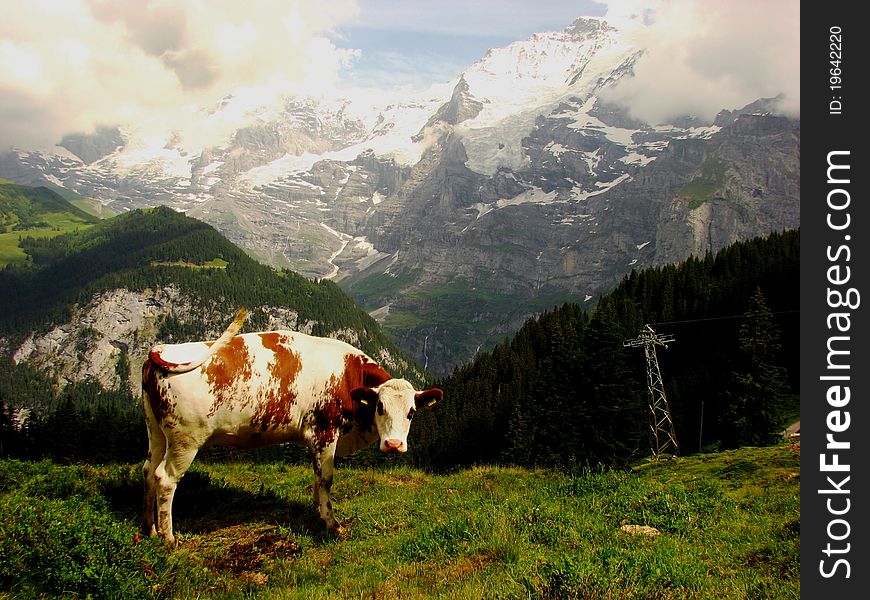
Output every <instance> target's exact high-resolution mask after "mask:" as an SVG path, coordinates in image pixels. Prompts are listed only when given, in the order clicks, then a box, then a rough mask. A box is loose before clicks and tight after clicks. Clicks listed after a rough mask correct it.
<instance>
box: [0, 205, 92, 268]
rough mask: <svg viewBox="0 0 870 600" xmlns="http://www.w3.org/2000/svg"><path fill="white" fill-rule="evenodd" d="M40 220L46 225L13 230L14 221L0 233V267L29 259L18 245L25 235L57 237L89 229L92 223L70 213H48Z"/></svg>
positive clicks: (41, 216)
mask: <svg viewBox="0 0 870 600" xmlns="http://www.w3.org/2000/svg"><path fill="white" fill-rule="evenodd" d="M40 220H41V221H43V222H45V224H46V225H45V226H42V227H33V228H29V229H25V230H23V231H12V227H14V225H15V223H12V224H11V225H10V227H9V231H7V232H5V233H0V267H3V266H6V265H8V264H21V263H24V262H25V261H26V260H27V254H26V253H25V252H24V250H22V249H21V247H20V246H19V245H18V244H19V242H20V241H21V239H23V238H25V237H32V238H48V237H55V236H58V235H62V234H64V233H70V232H72V231H76V230H79V229H87V228H88V227H91V225H92V223H87V222H85V221H83V220H81V219H79V218H78V217H76V216H74V215H70V214H68V213H46V214H42V215H40Z"/></svg>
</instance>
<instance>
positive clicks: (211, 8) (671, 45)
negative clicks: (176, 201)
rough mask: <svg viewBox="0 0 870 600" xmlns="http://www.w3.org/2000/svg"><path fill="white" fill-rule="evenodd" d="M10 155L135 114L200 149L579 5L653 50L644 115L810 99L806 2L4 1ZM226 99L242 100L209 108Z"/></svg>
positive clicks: (544, 24) (403, 84)
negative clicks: (279, 114)
mask: <svg viewBox="0 0 870 600" xmlns="http://www.w3.org/2000/svg"><path fill="white" fill-rule="evenodd" d="M0 14H3V15H4V18H3V19H2V20H0V150H2V149H4V148H7V147H9V146H15V147H20V148H45V147H50V146H52V145H54V144H55V143H57V142H58V141H59V140H60V139H61V137H62V136H63V135H64V134H68V133H80V132H85V133H86V132H91V131H94V130H95V128H96V127H98V126H100V125H110V126H111V125H117V124H127V125H130V126H135V127H136V128H137V130H138V131H140V133H142V132H144V133H148V134H151V135H153V136H155V137H158V138H159V137H161V136H162V137H167V136H168V135H170V132H171V133H172V134H174V135H176V136H179V137H180V138H181V139H183V140H184V141H185V142H186V143H187V145H188V146H190V147H197V146H199V147H202V146H205V145H208V144H210V143H214V142H215V141H216V140H218V139H219V138H220V137H221V136H223V135H225V134H226V132H227V131H230V130H232V128H233V127H237V126H238V125H239V122H240V120H241V119H244V118H246V117H245V115H244V110H243V109H245V108H254V107H255V106H256V105H258V104H264V103H270V102H278V101H279V100H280V98H281V97H283V96H285V95H287V94H315V95H318V94H329V93H332V92H333V91H335V90H344V89H349V88H351V87H359V86H365V87H373V88H377V89H380V90H396V91H399V92H402V91H405V90H406V91H408V92H410V91H412V90H421V89H424V88H426V87H427V86H430V85H432V84H443V83H446V82H448V81H450V80H452V79H455V78H456V77H457V76H458V74H459V73H460V72H461V71H462V70H463V69H464V68H466V67H468V66H470V65H471V64H472V63H473V62H474V61H476V60H477V59H479V58H481V57H482V56H483V55H484V53H485V52H486V50H488V49H489V48H492V47H498V46H504V45H507V44H509V43H511V42H512V41H515V40H521V39H525V38H527V37H528V36H529V35H530V34H532V33H535V32H541V31H553V30H561V29H563V28H564V27H566V26H567V25H569V24H570V23H571V22H572V21H573V20H574V19H575V18H576V17H578V16H598V17H604V18H605V19H606V20H607V21H608V22H611V23H612V24H614V25H616V26H618V27H619V28H620V29H621V30H623V31H624V32H625V35H626V36H628V37H629V38H630V39H631V40H632V41H633V42H634V43H636V44H637V45H638V46H639V47H644V48H646V49H647V53H646V54H645V56H644V58H643V60H642V61H641V62H640V63H639V64H638V66H637V69H636V77H635V78H633V79H632V80H630V81H624V82H623V83H622V84H620V86H618V87H617V88H616V89H615V90H613V91H612V93H611V94H610V95H611V98H610V99H612V100H614V101H617V102H621V103H623V104H625V105H626V106H627V107H628V108H629V109H630V111H631V112H632V113H633V114H634V115H635V116H637V117H640V118H643V119H645V120H647V121H649V122H656V121H658V120H664V119H666V118H667V117H668V116H673V115H676V114H687V113H690V114H698V115H701V116H710V115H712V114H715V113H716V112H718V111H719V110H720V109H721V108H725V107H729V108H737V107H740V106H743V105H745V104H747V103H749V102H751V101H753V100H755V99H757V98H759V97H766V96H773V95H776V94H779V93H783V94H785V95H786V98H785V100H784V103H783V106H784V107H785V108H786V109H787V110H788V111H789V112H790V113H792V114H799V110H800V94H799V89H800V48H799V46H800V38H799V25H800V5H799V2H798V0H766V1H765V2H756V1H754V0H730V1H727V2H723V1H721V0H646V1H642V0H604V1H602V2H593V1H592V0H573V1H569V0H539V1H537V2H530V1H529V0H498V1H495V0H474V1H471V0H466V1H460V0H427V1H426V2H422V1H418V0H248V1H246V2H238V0H28V1H27V2H20V1H19V0H0ZM228 94H232V95H233V96H234V97H235V98H236V99H237V103H236V105H237V106H238V107H239V109H240V111H241V112H239V113H238V114H236V115H235V116H233V115H224V116H222V120H218V119H216V118H214V117H213V116H210V110H209V108H210V107H214V106H215V105H216V103H217V102H218V101H219V100H220V99H221V98H223V97H226V96H227V95H228Z"/></svg>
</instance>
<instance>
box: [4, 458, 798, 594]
mask: <svg viewBox="0 0 870 600" xmlns="http://www.w3.org/2000/svg"><path fill="white" fill-rule="evenodd" d="M799 453H800V448H799V445H785V444H782V445H778V446H773V447H768V448H743V449H740V450H735V451H729V452H723V453H720V454H706V455H697V456H694V457H691V458H684V459H678V460H675V461H672V462H662V463H657V464H651V463H645V464H641V465H638V466H636V467H635V468H633V469H630V470H625V471H604V472H599V473H589V474H582V475H577V476H571V475H566V474H562V473H559V472H555V471H550V470H533V471H529V470H525V469H519V468H500V467H480V468H474V469H469V470H464V471H459V472H456V473H452V474H447V475H433V474H429V473H425V472H422V471H418V470H412V469H409V468H407V467H405V466H403V465H402V462H401V461H397V462H396V463H395V466H394V467H393V468H385V469H378V470H372V469H361V468H354V467H350V466H346V465H345V466H341V465H340V466H339V469H338V474H337V478H336V483H335V486H334V488H333V492H334V496H335V506H336V510H337V513H338V516H339V518H341V519H342V520H344V521H345V522H346V524H347V525H349V533H348V534H347V535H346V536H345V537H343V538H337V537H334V536H333V535H332V534H330V533H327V532H325V531H324V530H323V528H322V526H321V525H320V523H319V520H318V518H317V516H316V513H315V509H314V506H313V503H312V501H311V490H310V484H311V482H312V474H311V471H310V469H308V468H304V467H287V466H284V465H281V464H273V465H249V464H246V465H233V464H202V463H197V464H195V466H194V468H193V469H192V470H191V472H190V473H188V475H187V476H186V477H185V479H184V480H183V481H182V483H181V485H180V486H179V490H178V493H177V495H176V500H175V511H176V513H175V514H176V531H177V534H179V538H180V545H179V547H178V548H177V549H176V550H174V551H172V550H170V549H168V548H166V547H165V546H164V545H163V544H162V542H161V541H160V540H156V539H147V538H145V539H141V538H140V537H138V529H137V523H138V509H139V506H140V503H141V496H140V490H141V476H140V474H139V467H138V465H121V466H107V467H96V466H59V465H56V464H52V463H47V462H43V463H21V462H16V461H2V462H0V515H2V516H0V595H2V593H3V591H5V592H7V593H10V594H11V595H12V596H13V597H22V598H27V597H39V596H49V597H53V596H56V595H58V594H64V595H65V596H69V597H74V596H81V597H83V596H85V595H87V594H91V595H93V596H94V597H106V596H108V597H135V598H176V597H177V598H193V597H197V598H237V597H246V598H250V597H257V598H300V599H302V598H305V599H306V600H310V599H326V598H381V597H395V598H661V599H667V598H716V599H722V598H726V599H727V598H777V599H781V598H798V597H799V595H800V581H799V539H800V504H799V481H800V470H799V462H800V461H799ZM623 525H645V526H649V527H654V528H656V530H657V531H659V532H660V535H657V536H646V535H634V534H630V533H627V532H624V531H622V529H621V527H622V526H623Z"/></svg>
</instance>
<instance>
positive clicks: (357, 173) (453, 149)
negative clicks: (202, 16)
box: [0, 19, 800, 374]
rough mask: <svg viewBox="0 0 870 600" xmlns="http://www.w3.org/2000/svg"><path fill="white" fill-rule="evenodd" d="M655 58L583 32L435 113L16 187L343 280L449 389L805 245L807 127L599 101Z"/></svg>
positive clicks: (70, 161) (748, 112)
mask: <svg viewBox="0 0 870 600" xmlns="http://www.w3.org/2000/svg"><path fill="white" fill-rule="evenodd" d="M642 55H643V49H641V48H635V47H632V46H631V45H630V44H628V43H627V42H626V41H625V40H623V39H622V38H621V37H620V34H619V32H618V31H617V30H616V29H614V28H613V27H611V26H609V25H608V24H607V23H605V22H603V21H601V20H599V19H578V20H577V21H575V22H574V23H573V24H572V25H571V26H569V27H568V28H567V29H565V30H564V31H560V32H550V33H542V34H536V35H534V36H532V37H531V38H530V39H528V40H524V41H522V42H516V43H514V44H511V45H509V46H506V47H504V48H497V49H493V50H491V51H490V52H488V53H487V54H486V56H484V57H483V58H482V59H481V60H480V61H478V62H477V63H475V64H474V65H472V66H471V67H469V68H468V69H467V70H466V71H465V72H464V73H463V74H462V75H461V76H460V77H458V79H457V81H456V84H455V86H454V87H453V89H452V90H451V91H449V92H447V93H446V94H442V95H440V96H439V95H437V94H435V95H432V94H430V95H427V96H419V97H414V98H404V99H402V101H401V102H393V103H390V104H387V105H381V106H376V107H374V109H372V110H369V109H368V108H367V109H365V110H363V109H361V108H360V106H361V105H360V102H359V101H358V102H353V101H344V100H343V101H335V100H325V99H319V100H311V99H300V98H295V99H289V100H286V101H285V103H284V104H283V105H282V106H280V107H277V108H270V109H268V110H266V109H265V108H264V109H263V110H262V111H260V112H258V113H257V114H252V115H251V120H250V121H251V122H250V123H249V124H248V125H247V126H245V127H243V128H240V129H239V130H237V131H236V132H235V133H234V134H233V135H232V136H230V137H229V138H228V139H227V140H226V143H224V144H223V145H221V146H216V147H209V148H202V149H185V148H182V147H180V146H178V145H177V144H174V143H173V142H172V141H169V142H168V143H167V145H166V146H165V147H162V148H159V149H153V150H152V151H151V152H150V153H148V152H143V151H141V150H140V151H138V153H137V154H135V160H134V159H133V158H134V156H133V155H132V154H130V153H128V152H127V150H126V148H127V147H132V145H133V144H132V143H127V145H126V146H125V148H121V149H119V150H116V151H114V152H113V153H111V154H108V155H104V156H101V157H99V158H98V159H97V160H92V159H94V158H96V157H97V156H98V155H100V154H102V152H103V150H99V151H97V150H96V149H95V150H94V153H93V154H87V156H82V155H81V154H79V156H78V157H76V156H72V155H70V154H69V153H57V154H45V153H40V152H24V151H16V152H13V153H9V154H6V155H4V156H0V177H6V178H8V179H12V180H13V181H18V182H22V183H34V182H38V181H51V182H53V183H55V184H61V185H64V186H65V187H68V188H70V189H72V190H74V191H76V192H77V193H79V194H82V195H85V196H90V197H93V198H97V199H99V200H100V201H101V202H103V203H104V204H107V205H109V206H110V207H111V208H114V209H115V210H124V209H128V208H133V207H142V206H153V205H156V204H166V205H169V206H172V207H173V208H176V209H179V210H183V211H187V212H188V213H189V214H190V215H191V216H194V217H197V218H200V219H202V220H204V221H206V222H208V223H210V224H212V225H214V226H215V227H216V228H217V229H218V230H220V231H221V232H222V233H223V234H224V235H226V236H227V237H228V238H229V239H230V240H231V241H233V242H235V243H237V244H238V245H240V246H242V247H244V248H245V249H246V250H247V251H248V252H250V253H251V254H252V255H254V256H256V257H257V258H259V259H260V260H262V261H264V262H267V263H269V264H272V265H274V266H278V267H287V268H291V269H293V270H296V271H298V272H300V273H302V274H304V275H306V276H309V277H328V278H333V279H335V280H336V281H337V282H338V283H339V285H341V286H342V287H343V288H344V289H345V290H347V291H349V292H350V293H351V295H353V296H354V297H355V299H356V300H357V301H358V302H359V303H360V304H361V305H362V306H363V307H364V308H366V309H367V310H370V311H373V314H375V315H377V316H378V318H379V319H381V320H382V321H383V324H384V326H385V327H386V328H387V329H388V331H389V332H390V333H391V334H392V335H393V336H394V337H395V338H396V340H397V341H398V342H399V344H400V345H401V346H402V347H403V349H404V350H405V351H407V352H408V353H409V354H411V355H412V356H413V357H414V358H415V359H417V360H418V361H419V362H420V364H425V365H426V366H427V367H428V368H429V369H430V370H431V371H432V372H434V373H436V374H443V373H446V372H449V371H450V370H451V369H452V368H453V367H454V366H455V365H457V364H460V363H462V362H465V361H466V360H468V359H469V358H470V357H471V356H472V355H473V354H474V353H475V352H476V351H478V349H480V348H485V347H487V346H488V345H490V344H492V343H493V342H495V341H496V340H498V339H500V338H501V337H503V336H504V335H506V334H509V333H511V332H512V331H514V330H515V329H516V328H517V327H518V326H519V325H521V324H522V322H523V321H524V320H525V319H526V318H528V317H529V316H531V315H533V314H535V313H537V312H540V311H541V310H545V309H547V308H550V307H551V306H553V305H554V304H557V303H561V302H564V301H566V300H573V301H581V302H582V301H585V300H590V299H592V298H594V297H595V296H596V295H597V294H600V293H602V292H604V291H607V290H608V289H609V288H610V287H612V286H613V285H614V284H615V283H617V282H618V280H619V279H620V278H621V277H622V276H623V275H625V274H626V273H628V272H629V271H630V270H631V269H632V268H641V267H645V266H650V265H657V264H661V263H664V262H672V261H679V260H683V259H685V258H686V257H687V256H688V255H689V254H692V253H694V254H702V253H704V252H706V251H708V250H709V251H715V250H718V249H720V248H721V247H723V246H724V245H726V244H728V243H731V242H733V241H736V240H739V239H745V238H749V237H753V236H757V235H763V234H765V233H768V232H770V231H773V230H781V229H786V228H795V227H798V226H799V223H800V214H799V202H800V174H799V173H800V170H799V163H800V124H799V121H796V120H793V119H789V118H786V117H783V116H777V115H776V114H775V109H776V99H768V100H762V101H759V102H757V103H753V104H752V105H749V106H747V107H745V108H743V109H735V108H734V107H731V108H730V109H729V110H725V111H723V112H722V113H720V115H718V117H717V118H716V121H715V122H714V123H701V122H699V120H698V119H697V118H691V117H687V118H685V119H679V120H678V121H677V122H676V123H673V124H665V125H655V126H653V125H650V124H646V123H642V122H640V121H638V120H636V119H633V118H632V117H631V116H630V115H629V114H628V113H627V112H626V111H625V109H623V108H621V107H619V106H617V105H613V104H607V103H605V102H604V101H602V100H601V99H600V98H599V95H600V93H601V92H602V90H605V89H607V87H608V86H610V85H612V84H613V83H615V82H617V81H619V80H620V79H621V78H623V77H631V74H632V69H633V67H634V64H635V63H636V61H637V60H639V59H640V57H641V56H642ZM231 102H232V99H228V100H227V102H226V103H225V104H228V103H231ZM224 108H225V106H224V105H221V106H218V107H216V108H215V109H214V110H215V111H220V110H223V109H224ZM128 142H129V141H128ZM84 146H85V144H84V142H83V141H81V143H79V144H78V146H75V147H74V149H73V150H72V151H73V152H75V153H85V151H84V150H82V149H81V148H83V147H84ZM67 147H68V148H71V147H73V144H67ZM143 157H145V158H143ZM89 161H91V162H89ZM121 341H123V340H121ZM124 343H127V342H124Z"/></svg>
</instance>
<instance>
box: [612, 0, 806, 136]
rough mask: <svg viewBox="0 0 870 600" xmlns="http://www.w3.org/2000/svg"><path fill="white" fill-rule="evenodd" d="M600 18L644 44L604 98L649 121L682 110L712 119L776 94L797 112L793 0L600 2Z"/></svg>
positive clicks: (796, 31) (796, 26)
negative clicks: (603, 10)
mask: <svg viewBox="0 0 870 600" xmlns="http://www.w3.org/2000/svg"><path fill="white" fill-rule="evenodd" d="M607 4H608V12H607V15H606V17H605V18H606V19H607V20H608V21H609V22H612V23H613V24H614V25H616V26H618V27H620V28H621V29H624V30H625V31H626V32H627V33H628V34H629V35H630V36H631V37H632V38H633V41H634V42H635V43H636V45H637V46H638V47H643V48H646V49H647V54H646V55H645V56H644V57H643V58H642V59H641V61H640V62H639V63H638V65H637V66H636V69H635V77H634V78H632V79H625V80H623V81H622V82H621V83H620V84H619V85H618V86H617V88H616V89H615V90H614V91H613V92H612V93H611V94H610V95H609V98H610V99H611V100H615V101H618V102H621V103H623V104H626V105H627V106H628V107H629V108H630V109H631V112H632V114H633V115H634V116H636V117H639V118H641V119H643V120H645V121H648V122H651V123H656V122H661V121H664V120H666V119H667V118H669V117H674V116H678V115H684V114H694V115H698V116H701V117H707V118H709V117H712V116H714V115H715V114H716V113H717V112H718V111H719V110H721V109H723V108H740V107H742V106H745V105H746V104H749V103H750V102H753V101H754V100H757V99H758V98H762V97H773V96H776V95H778V94H784V96H785V98H784V100H783V102H782V104H781V105H780V108H781V109H782V110H784V111H785V112H788V113H790V114H795V115H797V114H799V113H800V5H799V2H797V0H768V1H765V2H755V1H751V0H732V1H729V2H722V1H720V0H660V1H654V2H650V1H646V2H641V1H636V0H635V1H631V0H608V2H607Z"/></svg>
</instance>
